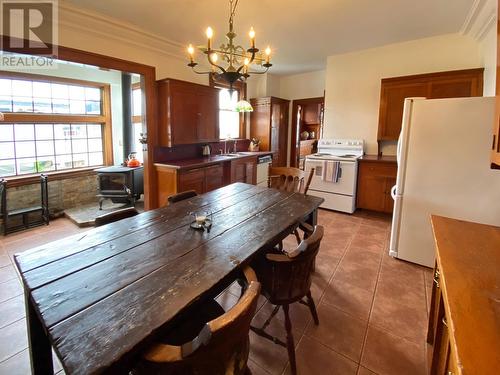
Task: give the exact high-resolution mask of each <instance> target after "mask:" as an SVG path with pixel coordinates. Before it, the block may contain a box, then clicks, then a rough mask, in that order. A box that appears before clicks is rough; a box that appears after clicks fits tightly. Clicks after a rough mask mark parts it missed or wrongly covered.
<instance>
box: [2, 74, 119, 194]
mask: <svg viewBox="0 0 500 375" xmlns="http://www.w3.org/2000/svg"><path fill="white" fill-rule="evenodd" d="M0 78H7V79H18V80H27V81H34V82H51V83H61V84H69V85H78V86H86V87H97V88H100V89H101V90H102V113H101V114H100V115H86V114H85V115H83V114H82V115H80V114H78V115H71V114H56V113H29V112H3V115H4V120H3V121H2V122H3V123H12V124H16V123H17V124H22V123H28V124H43V123H47V124H53V123H99V124H102V125H103V132H102V139H103V162H104V164H103V166H105V165H113V129H112V125H111V85H110V84H108V83H102V82H93V81H85V80H79V79H73V78H63V77H53V76H47V75H41V74H31V73H19V72H8V71H0ZM0 126H1V125H0ZM98 167H99V166H91V167H82V168H72V169H68V170H64V171H50V172H45V173H44V174H47V175H48V176H50V177H51V180H54V179H55V180H59V179H65V178H69V177H76V176H83V175H91V174H93V173H94V170H95V169H96V168H98ZM39 175H40V174H39V173H35V174H26V175H16V176H5V177H2V178H3V179H5V180H6V181H7V183H8V185H9V186H12V187H13V186H21V185H25V184H30V183H36V182H37V181H39V179H40V177H39Z"/></svg>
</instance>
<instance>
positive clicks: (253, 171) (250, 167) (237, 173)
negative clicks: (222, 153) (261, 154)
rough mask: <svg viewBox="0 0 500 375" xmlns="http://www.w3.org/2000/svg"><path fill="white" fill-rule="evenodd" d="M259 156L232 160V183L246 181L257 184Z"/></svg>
mask: <svg viewBox="0 0 500 375" xmlns="http://www.w3.org/2000/svg"><path fill="white" fill-rule="evenodd" d="M256 180H257V158H256V157H253V156H252V157H248V158H242V159H236V160H232V161H231V183H234V182H245V183H247V184H256V183H257V182H256Z"/></svg>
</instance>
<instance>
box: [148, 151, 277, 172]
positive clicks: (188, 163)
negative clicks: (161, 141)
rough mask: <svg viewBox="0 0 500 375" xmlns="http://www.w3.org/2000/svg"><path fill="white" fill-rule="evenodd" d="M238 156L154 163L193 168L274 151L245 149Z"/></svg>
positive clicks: (213, 156)
mask: <svg viewBox="0 0 500 375" xmlns="http://www.w3.org/2000/svg"><path fill="white" fill-rule="evenodd" d="M237 154H238V156H225V155H211V156H204V157H199V158H192V159H182V160H173V161H168V162H162V163H154V165H155V166H158V167H165V168H172V169H191V168H201V167H208V166H210V165H214V164H219V163H224V162H227V161H231V160H237V159H241V158H247V157H249V156H262V155H271V154H273V152H272V151H244V152H238V153H237Z"/></svg>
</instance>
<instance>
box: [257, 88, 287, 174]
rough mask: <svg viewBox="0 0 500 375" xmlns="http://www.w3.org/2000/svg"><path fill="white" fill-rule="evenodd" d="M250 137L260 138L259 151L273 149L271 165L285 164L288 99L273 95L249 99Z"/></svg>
mask: <svg viewBox="0 0 500 375" xmlns="http://www.w3.org/2000/svg"><path fill="white" fill-rule="evenodd" d="M250 103H251V104H252V107H253V112H251V113H250V138H257V139H258V140H260V150H261V151H273V152H274V157H273V166H286V164H287V146H288V140H287V137H288V108H289V104H290V101H289V100H285V99H280V98H275V97H265V98H257V99H251V100H250Z"/></svg>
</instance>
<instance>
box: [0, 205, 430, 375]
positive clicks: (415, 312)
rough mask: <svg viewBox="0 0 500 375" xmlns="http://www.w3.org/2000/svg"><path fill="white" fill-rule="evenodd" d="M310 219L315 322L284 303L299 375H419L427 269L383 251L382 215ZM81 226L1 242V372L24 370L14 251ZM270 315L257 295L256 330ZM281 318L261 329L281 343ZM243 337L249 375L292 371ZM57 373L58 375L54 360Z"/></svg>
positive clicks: (230, 293) (386, 225) (282, 352)
mask: <svg viewBox="0 0 500 375" xmlns="http://www.w3.org/2000/svg"><path fill="white" fill-rule="evenodd" d="M318 220H319V224H321V225H323V226H324V227H325V237H324V239H323V242H322V244H321V248H320V252H319V254H318V258H317V261H316V271H315V274H314V275H313V285H312V294H313V297H314V299H315V302H316V306H317V308H318V313H319V319H320V324H319V326H316V325H314V323H313V322H312V319H311V316H310V313H309V310H308V309H307V307H306V306H303V305H300V304H294V305H293V306H292V307H291V315H292V324H293V330H294V337H295V344H296V353H297V367H298V372H299V374H300V375H309V374H311V375H312V374H314V375H316V374H322V375H323V374H341V375H344V374H345V375H349V374H353V375H355V374H358V375H368V374H379V375H392V374H394V375H402V374H405V375H412V374H415V375H420V374H426V372H427V371H426V355H425V353H426V344H425V334H426V324H427V316H428V310H429V302H428V301H429V299H430V287H431V282H432V278H431V277H432V271H431V270H430V269H427V268H424V267H419V266H415V265H413V264H409V263H405V262H401V261H398V260H395V259H393V258H391V257H389V256H388V255H387V251H386V250H387V247H388V241H389V234H390V233H389V231H390V220H389V219H388V218H387V217H385V216H378V215H374V214H369V213H364V212H361V213H357V214H355V215H345V214H340V213H334V212H330V211H326V210H320V213H319V219H318ZM85 230H88V228H78V227H77V226H76V225H74V224H73V223H71V222H70V221H69V220H67V219H58V220H54V221H53V222H51V224H50V226H49V227H38V228H36V229H32V230H29V231H26V232H21V233H18V234H12V235H9V236H7V237H2V238H1V239H0V374H9V375H15V374H20V375H24V374H29V373H30V370H29V358H28V351H27V334H26V326H25V319H24V315H25V314H24V301H23V296H22V292H23V291H22V288H21V284H20V281H19V278H18V275H17V272H16V270H15V267H14V266H13V254H14V253H17V252H21V251H24V250H27V249H29V248H31V247H33V246H35V245H38V244H41V243H46V242H50V241H53V240H56V239H58V238H62V237H65V236H68V235H71V234H74V233H77V232H81V231H85ZM291 243H292V244H293V242H291ZM238 293H239V290H238V289H237V288H235V287H234V286H232V287H230V288H228V289H227V290H226V292H224V293H223V294H222V295H220V296H219V297H218V300H219V302H220V303H221V304H223V306H224V307H228V308H229V307H230V306H231V305H233V304H234V303H235V302H236V301H237V297H238V295H239V294H238ZM271 310H272V306H270V305H269V304H268V303H267V302H265V299H264V298H263V297H261V303H260V304H259V310H258V312H257V314H256V316H255V318H254V324H256V325H258V324H259V323H260V324H262V322H263V321H264V320H265V319H266V318H267V316H268V315H269V313H270V312H271ZM283 321H284V318H283V315H282V312H280V313H279V314H278V315H277V317H276V318H275V319H274V320H273V322H272V323H271V325H270V326H269V327H268V330H269V332H270V333H271V334H273V335H276V336H278V337H280V338H282V339H283V340H284V339H285V331H284V326H283V324H284V323H283ZM250 339H251V352H250V361H249V367H250V368H251V370H252V373H253V374H254V375H270V374H271V375H272V374H289V373H290V369H289V365H288V357H287V351H286V349H285V348H283V347H280V346H278V345H275V344H273V343H272V342H270V341H268V340H266V339H264V338H261V337H259V336H257V335H255V334H253V333H251V334H250ZM55 372H56V373H62V370H61V367H60V365H59V364H58V363H57V364H56V371H55Z"/></svg>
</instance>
